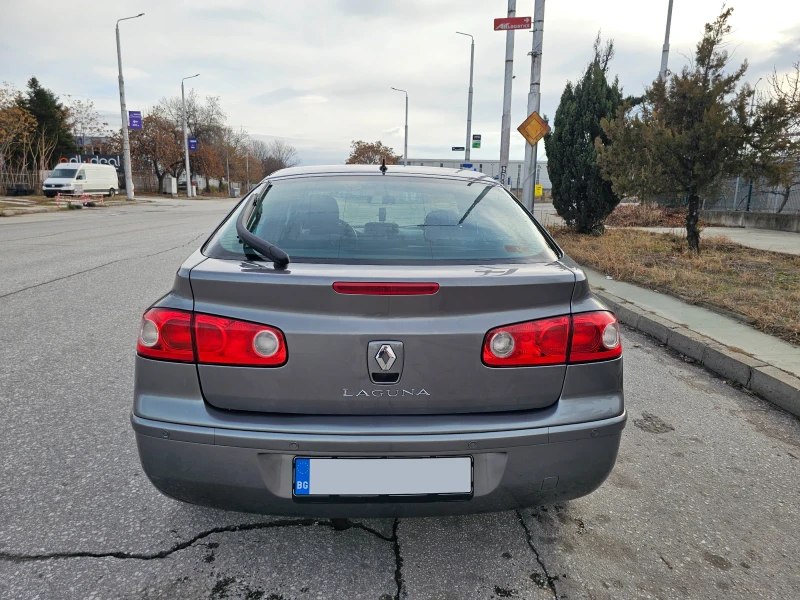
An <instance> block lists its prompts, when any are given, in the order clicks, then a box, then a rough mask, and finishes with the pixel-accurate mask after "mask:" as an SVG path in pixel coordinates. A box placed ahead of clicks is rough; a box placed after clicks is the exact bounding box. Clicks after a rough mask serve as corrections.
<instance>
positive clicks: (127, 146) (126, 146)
mask: <svg viewBox="0 0 800 600" xmlns="http://www.w3.org/2000/svg"><path fill="white" fill-rule="evenodd" d="M143 16H144V13H139V14H138V15H136V16H135V17H125V18H124V19H118V20H117V67H118V68H119V110H120V113H121V115H122V155H123V157H124V161H125V197H126V198H127V199H128V200H133V173H132V171H131V143H130V141H129V140H128V108H127V107H126V106H125V80H124V79H123V78H122V49H121V47H120V44H119V22H120V21H129V20H130V19H138V18H139V17H143ZM84 141H86V140H84Z"/></svg>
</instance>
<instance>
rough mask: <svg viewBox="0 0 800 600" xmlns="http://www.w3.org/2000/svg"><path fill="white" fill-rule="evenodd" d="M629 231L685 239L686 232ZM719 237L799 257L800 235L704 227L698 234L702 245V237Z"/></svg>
mask: <svg viewBox="0 0 800 600" xmlns="http://www.w3.org/2000/svg"><path fill="white" fill-rule="evenodd" d="M631 229H641V230H642V231H652V232H653V233H672V234H674V235H680V236H683V237H686V230H685V229H683V228H670V227H632V228H631ZM720 236H724V237H727V238H729V239H730V240H731V241H732V242H736V243H737V244H741V245H742V246H747V247H749V248H757V249H758V250H770V251H772V252H784V253H786V254H797V255H800V233H792V232H791V231H773V230H771V229H750V228H743V227H706V228H705V229H703V232H702V233H701V234H700V243H701V244H702V243H703V238H704V237H705V238H710V237H720Z"/></svg>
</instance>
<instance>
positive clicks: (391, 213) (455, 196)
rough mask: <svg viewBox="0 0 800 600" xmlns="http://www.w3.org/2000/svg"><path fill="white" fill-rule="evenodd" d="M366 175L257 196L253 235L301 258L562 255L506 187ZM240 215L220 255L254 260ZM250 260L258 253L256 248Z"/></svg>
mask: <svg viewBox="0 0 800 600" xmlns="http://www.w3.org/2000/svg"><path fill="white" fill-rule="evenodd" d="M468 183H469V182H468V181H466V180H456V179H453V180H447V179H439V178H424V177H409V176H394V177H393V176H391V175H375V176H372V175H361V176H338V177H336V176H326V177H305V178H298V179H291V180H283V181H281V180H277V181H275V182H272V183H268V184H263V187H262V188H260V189H257V190H256V191H254V193H253V196H251V198H252V197H255V199H256V208H255V209H254V210H253V214H252V215H251V217H250V222H249V223H248V229H249V230H250V231H251V232H253V233H254V234H255V235H257V236H259V237H261V238H263V239H265V240H267V241H269V242H271V243H273V244H275V245H277V246H278V247H279V248H282V249H283V250H285V251H286V252H287V253H288V254H289V256H290V258H291V260H292V261H295V262H337V263H374V264H418V263H424V262H455V261H458V262H495V263H497V262H503V263H508V262H551V261H553V260H556V259H557V256H556V253H555V252H554V251H553V249H552V248H551V247H550V246H549V245H548V243H547V241H546V240H545V238H544V236H543V235H542V234H541V232H540V231H539V230H538V229H537V227H536V225H535V224H534V223H533V221H532V219H531V218H530V216H529V215H528V213H527V212H525V210H524V209H523V208H522V207H521V206H520V205H519V204H517V202H515V201H514V199H513V198H512V197H511V196H510V195H509V194H508V193H507V192H506V191H505V190H504V189H502V188H501V187H499V186H497V185H496V184H492V183H481V182H480V181H477V182H475V183H473V184H472V185H468ZM242 208H243V207H240V208H239V209H237V211H235V212H234V214H232V215H231V217H230V218H229V219H228V220H227V221H226V222H225V223H224V224H223V226H222V227H221V228H220V229H219V231H218V232H217V233H216V234H215V235H214V237H213V238H212V239H211V242H210V243H209V245H208V246H207V248H206V250H205V253H206V254H207V255H209V256H211V257H214V258H236V259H242V258H244V257H245V251H244V249H243V246H242V244H241V242H240V241H239V238H238V236H237V235H236V219H237V218H238V216H239V210H241V209H242ZM247 255H248V256H250V257H252V255H253V253H252V251H250V250H249V249H248V251H247Z"/></svg>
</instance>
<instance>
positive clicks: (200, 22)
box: [0, 0, 800, 164]
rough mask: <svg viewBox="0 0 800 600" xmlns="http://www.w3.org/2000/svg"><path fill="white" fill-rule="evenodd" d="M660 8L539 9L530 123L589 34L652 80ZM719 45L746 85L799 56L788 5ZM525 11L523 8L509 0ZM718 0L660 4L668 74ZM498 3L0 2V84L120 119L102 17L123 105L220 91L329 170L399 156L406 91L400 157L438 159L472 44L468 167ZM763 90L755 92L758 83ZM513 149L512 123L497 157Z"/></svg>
mask: <svg viewBox="0 0 800 600" xmlns="http://www.w3.org/2000/svg"><path fill="white" fill-rule="evenodd" d="M667 4H668V2H667V0H647V1H645V2H642V1H638V2H633V1H631V0H604V1H603V2H597V1H596V0H569V1H560V2H555V1H552V0H551V2H548V3H547V9H546V14H545V26H544V49H543V69H542V94H543V96H542V113H544V114H546V115H550V116H552V115H553V114H554V113H555V110H556V106H557V104H558V99H559V96H560V95H561V92H562V90H563V88H564V85H565V83H566V82H567V81H568V80H574V79H576V78H577V77H578V75H579V74H580V72H581V70H582V68H583V66H584V65H585V64H586V62H587V61H588V60H589V57H590V53H591V49H592V42H593V40H594V38H595V36H596V34H597V32H598V30H602V34H603V36H604V37H611V38H613V39H614V41H615V43H616V47H617V54H616V58H615V60H614V61H613V63H612V67H611V70H612V72H615V73H617V74H618V75H619V78H620V81H621V83H622V85H623V87H624V90H625V91H626V92H627V93H632V94H633V93H640V92H641V91H642V90H643V89H644V86H645V85H646V84H647V83H648V82H650V81H652V79H653V78H654V77H655V76H656V75H657V73H658V69H659V65H660V61H661V46H662V44H663V37H664V26H665V22H666V13H667ZM730 4H732V5H733V6H734V8H735V9H736V10H735V12H734V15H733V26H734V34H733V36H732V39H731V46H730V50H731V51H732V52H733V53H734V56H735V58H736V59H739V60H741V59H745V58H746V59H748V60H749V62H750V65H751V68H750V70H749V71H748V75H747V77H748V80H749V81H751V83H755V81H756V80H757V79H758V78H759V77H761V76H762V75H765V74H767V73H769V72H771V71H772V69H773V67H775V68H777V69H778V70H779V71H784V70H787V69H788V68H789V67H790V65H791V63H792V62H794V61H796V60H798V59H800V11H798V10H796V7H793V8H791V9H790V7H791V6H793V4H792V3H791V2H788V1H787V0H758V1H757V2H756V1H755V0H733V1H732V2H730ZM517 5H518V10H517V15H518V16H532V13H533V1H532V0H528V1H522V2H518V3H517ZM720 5H721V0H691V1H690V0H675V8H674V13H673V23H672V36H671V54H670V68H671V69H673V70H677V69H679V68H680V67H681V66H682V65H683V64H685V63H686V58H685V57H686V56H688V55H689V54H690V53H691V52H692V50H693V48H694V45H695V44H696V42H697V40H698V38H699V37H700V35H701V33H702V28H703V24H704V23H705V22H707V21H710V20H712V19H713V18H714V17H715V16H716V15H717V14H718V12H719V9H720ZM506 10H507V2H505V1H504V0H324V1H322V0H318V1H317V2H311V1H307V0H289V1H279V0H262V1H260V2H256V1H253V0H138V1H127V0H126V1H112V2H109V1H108V0H104V1H102V2H101V1H97V0H82V2H80V4H79V5H76V4H69V3H68V4H63V3H61V4H57V3H55V2H53V0H26V1H25V2H19V1H17V0H0V14H2V23H3V34H2V36H0V80H3V81H7V82H10V83H13V84H16V86H17V87H20V88H21V87H24V84H25V82H26V81H27V79H28V78H29V77H30V76H32V75H35V76H36V77H38V78H39V80H40V81H41V83H42V84H43V85H44V86H46V87H48V88H50V89H52V90H53V91H54V92H56V93H57V94H59V95H61V96H65V95H67V94H71V95H72V96H74V97H79V98H90V99H92V100H93V101H94V102H95V105H96V106H97V107H98V108H99V109H100V111H101V112H102V113H103V115H104V117H105V118H107V119H108V120H109V122H111V123H112V124H114V125H117V124H118V123H119V116H120V114H119V96H118V92H117V79H116V75H117V64H116V48H115V41H114V24H115V21H116V19H118V18H121V17H125V16H129V15H135V14H137V13H139V12H144V13H145V16H144V17H142V18H140V19H136V20H133V21H125V22H123V23H121V26H120V28H121V31H122V51H123V66H124V74H125V80H126V93H127V101H128V108H129V109H131V110H136V109H139V110H146V109H147V107H148V106H151V105H152V104H154V103H155V102H157V101H158V100H159V99H160V98H162V97H164V96H175V95H180V80H181V78H182V77H185V76H187V75H192V74H194V73H198V72H199V73H200V74H201V75H200V77H199V78H197V79H193V80H192V81H190V82H187V83H190V84H191V86H192V87H194V88H195V89H196V91H197V93H198V94H199V95H201V96H206V95H217V96H220V97H221V100H222V104H223V107H224V109H225V111H226V112H227V114H228V117H229V123H230V124H231V125H233V126H234V127H239V126H241V127H243V128H244V129H246V130H247V131H248V132H249V133H251V134H252V135H254V136H255V137H261V138H263V139H270V138H272V137H280V138H284V139H286V140H288V141H289V142H290V143H292V144H294V145H295V146H296V147H297V148H298V150H299V151H300V155H301V159H302V161H303V163H304V164H320V163H331V162H335V163H340V162H343V161H344V160H345V159H346V157H347V155H348V148H349V145H350V142H351V140H354V139H364V140H370V141H372V140H377V139H380V140H382V141H383V142H384V143H387V144H389V145H391V146H393V147H394V148H395V150H397V151H399V152H402V147H403V134H402V126H403V110H404V104H403V103H404V98H403V95H402V94H400V93H398V92H393V91H392V90H391V89H390V88H391V87H392V86H394V87H399V88H404V89H406V90H408V92H409V102H410V110H409V149H408V152H409V157H410V158H412V157H414V158H416V157H420V158H423V157H424V158H438V157H448V156H453V155H454V153H453V152H451V150H450V148H451V146H454V145H463V143H464V139H465V131H466V125H465V122H466V112H467V88H468V76H469V38H466V37H463V36H460V35H456V34H455V31H457V30H458V31H464V32H467V33H471V34H473V35H474V36H475V48H476V50H475V84H474V90H475V92H474V94H475V95H474V109H473V111H474V112H473V127H472V131H473V133H480V134H482V136H483V147H482V148H481V149H480V150H475V151H473V156H472V158H473V160H480V159H481V158H483V159H494V158H497V157H498V155H499V142H500V121H501V116H502V100H503V81H502V80H503V62H504V55H505V33H502V32H495V31H493V30H492V21H493V19H494V18H495V17H503V16H505V15H506ZM531 41H532V36H531V34H530V33H528V32H526V31H520V32H517V33H516V39H515V53H514V73H515V75H516V79H515V80H514V94H513V105H512V117H511V120H512V124H513V127H514V128H515V127H516V126H517V125H518V124H519V123H520V122H522V121H523V120H524V118H525V117H526V110H525V109H526V104H527V93H528V88H529V76H530V57H528V56H527V53H528V52H530V49H531ZM762 85H763V83H762ZM523 155H524V145H523V140H522V138H521V136H519V134H517V133H516V131H513V129H512V143H511V158H512V159H521V158H522V157H523Z"/></svg>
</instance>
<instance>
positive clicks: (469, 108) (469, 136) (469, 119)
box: [456, 31, 475, 163]
mask: <svg viewBox="0 0 800 600" xmlns="http://www.w3.org/2000/svg"><path fill="white" fill-rule="evenodd" d="M456 33H458V34H460V35H469V37H470V39H471V40H472V44H470V49H469V99H468V100H467V143H466V144H465V145H464V162H466V163H469V151H470V148H471V147H472V73H473V70H474V68H475V38H474V37H472V36H471V35H470V34H469V33H461V32H460V31H456Z"/></svg>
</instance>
